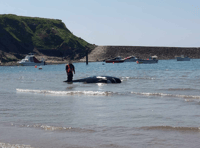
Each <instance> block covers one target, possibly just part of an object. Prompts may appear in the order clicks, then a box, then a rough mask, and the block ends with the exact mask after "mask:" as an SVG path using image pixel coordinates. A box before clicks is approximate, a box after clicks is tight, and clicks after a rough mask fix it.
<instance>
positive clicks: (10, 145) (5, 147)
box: [0, 142, 34, 148]
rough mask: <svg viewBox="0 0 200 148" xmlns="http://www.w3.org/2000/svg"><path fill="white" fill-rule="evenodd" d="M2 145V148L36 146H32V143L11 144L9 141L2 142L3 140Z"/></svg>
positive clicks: (0, 144) (0, 145)
mask: <svg viewBox="0 0 200 148" xmlns="http://www.w3.org/2000/svg"><path fill="white" fill-rule="evenodd" d="M0 147H1V148H34V147H31V146H30V145H25V144H9V143H2V142H0Z"/></svg>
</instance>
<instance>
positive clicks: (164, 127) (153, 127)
mask: <svg viewBox="0 0 200 148" xmlns="http://www.w3.org/2000/svg"><path fill="white" fill-rule="evenodd" d="M140 129H144V130H168V131H182V132H184V131H191V132H200V127H179V126H178V127H173V126H146V127H141V128H140Z"/></svg>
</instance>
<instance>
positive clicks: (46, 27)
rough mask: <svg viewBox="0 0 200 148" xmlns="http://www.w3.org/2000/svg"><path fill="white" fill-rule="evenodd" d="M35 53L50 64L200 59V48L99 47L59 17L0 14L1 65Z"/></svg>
mask: <svg viewBox="0 0 200 148" xmlns="http://www.w3.org/2000/svg"><path fill="white" fill-rule="evenodd" d="M30 52H33V53H35V56H36V57H38V58H44V59H45V61H46V62H47V64H60V63H66V62H67V61H68V60H69V59H70V60H72V61H75V62H84V61H85V59H86V58H85V56H86V54H87V53H88V60H89V61H92V62H94V61H103V60H106V59H109V58H113V57H116V56H121V57H127V56H131V55H134V56H137V57H140V58H148V57H149V56H153V55H156V56H158V59H174V58H175V57H176V56H180V55H185V56H188V57H190V58H200V48H199V47H151V46H149V47H148V46H97V45H95V44H90V43H88V42H87V41H85V40H83V39H82V38H81V37H77V36H75V35H74V34H73V33H72V32H71V31H70V30H69V29H68V28H67V27H66V26H65V24H64V23H63V22H62V21H61V20H58V19H46V18H38V17H25V16H17V15H13V14H4V15H0V65H16V63H17V61H19V60H21V59H22V58H24V57H25V55H26V54H28V53H30Z"/></svg>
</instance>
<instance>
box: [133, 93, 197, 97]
mask: <svg viewBox="0 0 200 148" xmlns="http://www.w3.org/2000/svg"><path fill="white" fill-rule="evenodd" d="M131 93H132V94H136V95H145V96H164V97H178V98H192V99H200V96H192V95H177V94H164V93H145V92H131Z"/></svg>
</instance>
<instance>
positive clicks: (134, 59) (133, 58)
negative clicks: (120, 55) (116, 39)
mask: <svg viewBox="0 0 200 148" xmlns="http://www.w3.org/2000/svg"><path fill="white" fill-rule="evenodd" d="M136 61H137V57H134V56H129V57H126V58H124V62H136Z"/></svg>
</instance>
